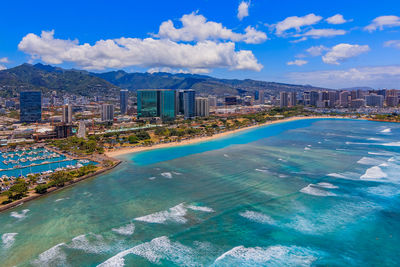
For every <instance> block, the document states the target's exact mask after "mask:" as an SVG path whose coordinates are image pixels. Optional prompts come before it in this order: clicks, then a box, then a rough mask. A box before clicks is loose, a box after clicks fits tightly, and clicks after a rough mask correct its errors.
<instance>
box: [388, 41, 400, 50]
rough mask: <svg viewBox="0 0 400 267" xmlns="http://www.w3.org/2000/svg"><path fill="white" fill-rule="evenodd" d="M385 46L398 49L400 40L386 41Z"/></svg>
mask: <svg viewBox="0 0 400 267" xmlns="http://www.w3.org/2000/svg"><path fill="white" fill-rule="evenodd" d="M384 46H385V47H394V48H397V49H400V40H391V41H387V42H385V44H384Z"/></svg>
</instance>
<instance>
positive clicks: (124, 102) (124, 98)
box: [119, 89, 129, 114]
mask: <svg viewBox="0 0 400 267" xmlns="http://www.w3.org/2000/svg"><path fill="white" fill-rule="evenodd" d="M128 94H129V91H128V90H126V89H123V90H121V91H120V92H119V98H120V99H119V100H120V111H121V114H126V113H127V111H128V100H129V96H128Z"/></svg>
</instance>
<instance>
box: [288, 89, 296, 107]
mask: <svg viewBox="0 0 400 267" xmlns="http://www.w3.org/2000/svg"><path fill="white" fill-rule="evenodd" d="M296 105H297V93H296V92H290V93H289V106H291V107H295V106H296Z"/></svg>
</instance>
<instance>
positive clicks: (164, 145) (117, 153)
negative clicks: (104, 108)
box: [104, 116, 348, 158]
mask: <svg viewBox="0 0 400 267" xmlns="http://www.w3.org/2000/svg"><path fill="white" fill-rule="evenodd" d="M307 119H348V117H345V116H307V117H300V116H296V117H290V118H286V119H282V120H274V121H268V122H266V123H262V124H257V125H252V126H248V127H243V128H239V129H235V130H231V131H225V132H222V133H217V134H214V135H211V136H202V137H195V138H191V139H187V140H183V141H180V142H170V143H162V144H156V145H150V146H138V147H127V148H120V149H116V150H111V151H106V152H105V153H104V154H105V155H106V156H108V157H111V158H113V157H118V156H122V155H126V154H133V153H138V152H143V151H148V150H154V149H160V148H170V147H176V146H185V145H191V144H196V143H200V142H205V141H210V140H214V139H218V138H221V137H225V136H228V135H231V134H235V133H238V132H242V131H246V130H250V129H254V128H258V127H263V126H267V125H273V124H278V123H284V122H290V121H297V120H307Z"/></svg>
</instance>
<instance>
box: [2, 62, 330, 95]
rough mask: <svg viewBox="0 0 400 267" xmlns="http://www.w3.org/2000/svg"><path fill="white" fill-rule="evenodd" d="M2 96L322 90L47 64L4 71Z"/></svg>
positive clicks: (287, 85) (273, 83) (276, 92)
mask: <svg viewBox="0 0 400 267" xmlns="http://www.w3.org/2000/svg"><path fill="white" fill-rule="evenodd" d="M0 87H1V89H2V90H1V92H0V96H3V97H7V96H16V95H17V94H18V92H19V91H21V90H25V89H40V90H42V91H43V92H48V91H53V90H55V91H58V92H60V93H72V94H78V95H84V96H93V95H110V94H114V95H118V90H120V88H126V89H129V90H132V91H134V90H137V89H150V88H154V89H194V90H196V91H197V92H198V93H202V94H215V95H226V94H238V93H242V92H246V91H248V92H253V91H255V90H265V91H266V92H267V94H270V95H277V94H278V93H279V92H280V91H297V92H302V91H305V90H319V89H323V88H317V87H312V86H303V85H293V84H284V83H275V82H264V81H255V80H250V79H246V80H237V79H218V78H214V77H210V76H205V75H196V74H171V73H161V72H160V73H127V72H125V71H122V70H119V71H111V72H105V73H90V72H87V71H82V70H74V69H72V70H66V69H63V68H59V67H53V66H50V65H43V64H36V65H31V64H22V65H20V66H17V67H15V68H11V69H7V70H3V71H0Z"/></svg>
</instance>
